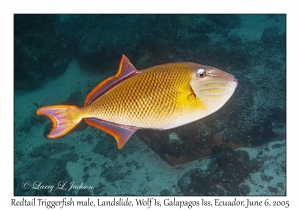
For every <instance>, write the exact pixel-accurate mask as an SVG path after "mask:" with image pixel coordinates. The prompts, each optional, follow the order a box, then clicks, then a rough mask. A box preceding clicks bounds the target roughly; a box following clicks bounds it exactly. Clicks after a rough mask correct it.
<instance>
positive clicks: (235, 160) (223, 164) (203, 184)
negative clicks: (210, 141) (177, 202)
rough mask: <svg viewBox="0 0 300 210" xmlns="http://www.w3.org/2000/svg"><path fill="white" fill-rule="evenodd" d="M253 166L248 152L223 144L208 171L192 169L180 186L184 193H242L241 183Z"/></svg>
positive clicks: (210, 194) (182, 179)
mask: <svg viewBox="0 0 300 210" xmlns="http://www.w3.org/2000/svg"><path fill="white" fill-rule="evenodd" d="M216 155H217V154H215V156H216ZM251 167H252V166H251V164H250V158H249V155H248V153H247V152H245V151H234V150H233V149H231V148H230V147H228V146H226V145H222V146H221V148H220V150H219V152H218V155H217V156H216V158H214V159H213V161H212V163H211V164H210V167H209V168H208V169H207V170H206V171H204V170H201V169H199V168H196V169H192V170H191V171H189V172H188V173H186V174H185V175H183V177H182V178H181V179H180V180H179V186H180V188H181V191H182V193H183V194H184V195H194V196H195V195H206V196H212V195H219V196H220V195H240V190H241V189H240V185H241V183H242V182H243V181H244V180H245V179H246V178H247V177H248V176H249V173H250V171H251ZM245 192H246V191H245ZM245 192H243V193H245Z"/></svg>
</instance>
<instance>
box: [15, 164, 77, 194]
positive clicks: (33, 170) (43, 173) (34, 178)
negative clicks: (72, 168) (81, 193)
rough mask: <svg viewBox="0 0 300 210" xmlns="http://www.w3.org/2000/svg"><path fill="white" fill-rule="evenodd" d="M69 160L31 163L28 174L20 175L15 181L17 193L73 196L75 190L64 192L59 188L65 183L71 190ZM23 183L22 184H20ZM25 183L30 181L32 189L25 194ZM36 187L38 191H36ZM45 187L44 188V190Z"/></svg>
mask: <svg viewBox="0 0 300 210" xmlns="http://www.w3.org/2000/svg"><path fill="white" fill-rule="evenodd" d="M66 164H67V160H64V159H60V158H55V159H53V158H47V159H39V160H37V161H35V162H34V163H30V164H29V165H26V166H24V167H26V172H25V173H22V174H19V175H18V176H17V179H15V181H16V182H17V183H16V187H15V193H16V194H20V192H21V195H22V196H24V195H27V196H29V195H31V196H33V195H39V196H45V195H48V196H49V195H51V196H59V195H72V194H73V191H74V190H73V189H70V190H62V189H58V188H57V187H58V186H62V185H63V183H64V182H65V183H66V184H65V188H66V189H69V187H70V185H69V184H70V182H72V181H73V180H72V178H71V177H70V175H69V173H68V171H67V169H66ZM20 181H21V182H20ZM24 181H29V183H30V188H29V189H28V190H27V191H26V192H24V189H22V188H23V185H22V184H23V183H24ZM34 186H35V188H36V189H34ZM43 186H44V188H42V187H43ZM47 186H54V187H53V189H52V190H50V189H47V188H45V187H47Z"/></svg>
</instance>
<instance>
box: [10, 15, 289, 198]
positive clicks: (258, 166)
mask: <svg viewBox="0 0 300 210" xmlns="http://www.w3.org/2000/svg"><path fill="white" fill-rule="evenodd" d="M14 21H15V22H14V28H15V30H14V33H15V39H14V57H15V61H14V88H15V95H14V106H15V107H14V113H15V114H14V194H15V195H164V196H166V195H285V194H286V16H285V15H275V14H274V15H151V14H148V15H15V20H14ZM44 40H47V42H45V41H44ZM122 54H125V55H126V56H127V57H129V58H130V60H131V62H132V63H133V64H134V65H135V66H136V68H137V69H143V68H146V67H150V66H153V65H157V64H162V63H168V62H178V61H191V62H196V63H201V64H205V65H211V66H215V67H217V68H220V69H223V70H225V71H227V72H229V73H232V74H233V75H235V77H236V78H237V79H238V87H237V89H236V91H235V93H234V94H233V96H232V97H231V98H230V100H229V101H228V102H227V103H226V104H225V105H224V106H223V107H222V108H221V109H220V110H218V111H217V112H215V113H214V114H212V115H210V116H208V117H206V118H204V119H201V120H199V121H197V122H194V123H191V124H187V125H185V126H182V127H178V128H174V129H171V130H166V131H153V130H146V129H145V130H139V131H138V132H136V134H135V135H133V137H132V139H130V140H129V141H128V143H127V144H126V145H125V146H124V148H123V149H122V150H118V149H117V147H116V142H115V141H114V139H113V138H112V137H111V136H110V135H108V134H105V133H103V132H102V131H99V130H96V129H94V128H91V127H89V126H87V125H86V124H85V123H81V124H80V126H78V127H77V128H76V130H75V131H73V132H71V133H70V134H68V136H66V137H63V138H61V139H57V140H49V139H47V138H46V134H47V133H49V130H50V129H51V124H50V121H49V120H48V119H46V118H44V117H38V116H36V115H35V111H36V109H37V108H38V107H40V106H42V105H46V104H55V103H66V104H74V105H78V106H82V104H83V101H84V99H85V96H86V95H87V93H88V92H89V91H90V90H91V89H92V88H93V87H94V86H95V85H96V84H97V83H98V82H100V81H102V80H103V79H105V78H107V76H111V75H113V74H114V73H115V72H116V71H117V68H118V64H119V60H120V58H121V55H122ZM62 90H63V91H62ZM27 182H29V183H30V187H24V186H25V185H24V183H27ZM72 183H73V185H72ZM77 185H84V186H86V187H85V188H84V187H81V188H80V187H77V188H76V187H74V186H77ZM50 186H54V188H53V189H51V188H50ZM58 186H61V188H59V187H58ZM62 186H64V187H63V189H62ZM72 186H73V187H72Z"/></svg>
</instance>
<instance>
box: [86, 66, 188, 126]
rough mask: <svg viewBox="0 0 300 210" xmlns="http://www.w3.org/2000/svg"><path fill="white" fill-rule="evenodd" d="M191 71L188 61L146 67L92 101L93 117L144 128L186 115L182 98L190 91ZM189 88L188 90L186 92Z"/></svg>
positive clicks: (163, 123) (160, 124)
mask: <svg viewBox="0 0 300 210" xmlns="http://www.w3.org/2000/svg"><path fill="white" fill-rule="evenodd" d="M190 79H191V71H190V70H189V69H188V67H187V66H186V65H185V66H184V65H174V64H173V65H162V66H159V67H152V68H149V69H145V70H143V71H142V73H140V74H137V75H135V76H133V77H131V78H129V79H127V80H125V81H123V82H121V83H120V84H118V85H117V86H115V87H113V88H112V89H110V90H109V91H108V92H106V93H105V94H104V95H102V96H101V97H100V98H98V99H97V100H95V101H94V102H93V103H92V104H90V105H89V106H88V107H87V109H88V112H89V115H90V117H95V118H98V119H102V120H106V121H110V122H114V123H118V124H123V125H130V126H136V127H141V128H161V127H163V126H164V125H165V124H167V123H170V122H169V121H170V120H174V119H176V117H180V115H182V112H181V111H182V109H183V107H180V103H178V98H179V95H180V94H189V93H190V92H191V90H190V86H189V83H190ZM185 91H186V93H185Z"/></svg>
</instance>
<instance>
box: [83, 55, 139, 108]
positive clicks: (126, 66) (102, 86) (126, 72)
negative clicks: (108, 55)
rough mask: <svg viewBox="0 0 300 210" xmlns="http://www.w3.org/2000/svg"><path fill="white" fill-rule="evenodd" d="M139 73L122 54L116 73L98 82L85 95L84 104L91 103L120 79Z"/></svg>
mask: <svg viewBox="0 0 300 210" xmlns="http://www.w3.org/2000/svg"><path fill="white" fill-rule="evenodd" d="M137 73H139V71H138V70H137V69H136V68H135V67H134V66H133V65H132V63H131V62H130V61H129V59H128V58H127V57H126V56H125V55H122V59H121V62H120V65H119V69H118V72H117V74H116V75H114V76H111V77H109V78H107V79H106V80H104V81H102V82H100V83H99V84H98V85H97V86H96V87H95V88H94V89H93V90H92V91H91V92H90V93H89V94H88V95H87V97H86V99H85V101H84V106H86V105H89V104H91V103H92V102H93V101H95V100H96V99H97V98H99V97H100V96H101V95H103V94H104V93H106V92H107V91H108V90H109V89H111V88H112V87H114V86H116V85H117V84H118V83H120V82H121V81H123V80H125V79H127V78H129V77H132V76H133V75H135V74H137Z"/></svg>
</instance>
